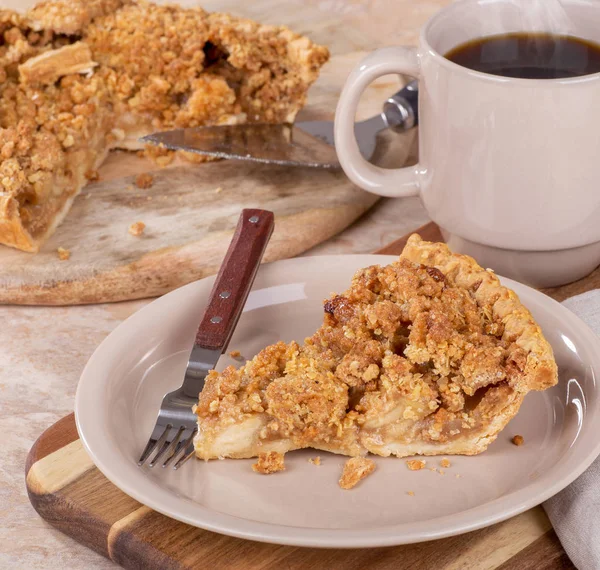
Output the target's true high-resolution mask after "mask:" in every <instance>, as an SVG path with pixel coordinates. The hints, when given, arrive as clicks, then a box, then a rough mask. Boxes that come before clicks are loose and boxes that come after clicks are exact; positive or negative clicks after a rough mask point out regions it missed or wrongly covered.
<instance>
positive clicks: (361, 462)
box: [339, 457, 375, 490]
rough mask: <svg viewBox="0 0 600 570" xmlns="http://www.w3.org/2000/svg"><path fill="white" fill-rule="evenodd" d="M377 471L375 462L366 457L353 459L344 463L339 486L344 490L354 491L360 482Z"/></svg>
mask: <svg viewBox="0 0 600 570" xmlns="http://www.w3.org/2000/svg"><path fill="white" fill-rule="evenodd" d="M373 471H375V462H374V461H372V460H371V459H367V458H366V457H351V458H350V459H348V461H346V463H344V469H343V471H342V476H341V477H340V481H339V485H340V487H341V488H342V489H346V490H347V489H352V487H354V486H355V485H356V484H357V483H358V482H359V481H361V480H362V479H364V478H365V477H367V476H368V475H370V474H371V473H373Z"/></svg>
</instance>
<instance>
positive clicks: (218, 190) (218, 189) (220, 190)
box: [215, 186, 223, 194]
mask: <svg viewBox="0 0 600 570" xmlns="http://www.w3.org/2000/svg"><path fill="white" fill-rule="evenodd" d="M220 192H223V188H222V187H221V186H219V187H218V188H216V189H215V194H219V193H220Z"/></svg>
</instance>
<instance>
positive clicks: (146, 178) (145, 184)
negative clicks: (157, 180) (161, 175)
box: [135, 172, 154, 189]
mask: <svg viewBox="0 0 600 570" xmlns="http://www.w3.org/2000/svg"><path fill="white" fill-rule="evenodd" d="M153 183H154V176H152V174H148V173H147V172H142V173H141V174H138V175H137V176H136V177H135V185H136V186H137V187H138V188H144V189H146V188H150V187H151V186H152V184H153Z"/></svg>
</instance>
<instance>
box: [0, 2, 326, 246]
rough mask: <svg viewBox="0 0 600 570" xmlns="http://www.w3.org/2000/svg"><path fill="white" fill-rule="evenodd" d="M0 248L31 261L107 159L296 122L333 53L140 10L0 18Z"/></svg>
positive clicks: (186, 13)
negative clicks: (198, 133) (151, 140)
mask: <svg viewBox="0 0 600 570" xmlns="http://www.w3.org/2000/svg"><path fill="white" fill-rule="evenodd" d="M0 37H1V38H2V41H1V42H0V243H1V244H5V245H9V246H13V247H16V248H19V249H22V250H25V251H37V250H38V249H39V247H40V245H41V244H42V243H43V242H44V240H45V239H46V238H47V237H48V236H49V235H50V234H51V233H52V232H53V231H54V229H55V228H56V226H57V225H58V224H60V222H61V220H62V219H63V217H64V216H65V215H66V213H67V212H68V210H69V207H70V205H71V203H72V201H73V199H74V198H75V196H76V195H77V194H78V193H79V191H80V190H81V188H82V187H83V186H84V185H85V184H86V182H87V179H88V178H93V177H94V170H95V169H96V168H97V167H98V165H99V164H100V163H101V162H102V161H103V160H104V158H105V156H106V154H107V152H108V151H109V149H111V148H126V149H136V148H139V143H138V142H137V141H138V138H139V137H140V136H141V135H144V134H148V133H150V132H153V131H157V130H165V129H170V128H179V127H194V126H199V125H209V124H224V123H243V122H246V121H251V122H271V123H273V122H286V121H290V122H291V121H293V119H294V117H295V115H296V113H297V112H298V111H299V110H300V108H301V107H302V105H303V104H304V102H305V99H306V92H307V90H308V87H309V86H310V85H311V84H312V83H313V82H314V81H315V79H316V78H317V76H318V73H319V69H320V67H321V66H322V65H323V64H324V63H325V62H326V61H327V59H328V51H327V49H326V48H324V47H322V46H318V45H315V44H313V43H312V42H311V41H310V40H309V39H308V38H306V37H302V36H300V35H298V34H295V33H293V32H292V31H290V30H289V29H287V28H285V27H274V26H262V25H259V24H257V23H255V22H252V21H250V20H244V19H240V18H233V17H231V16H229V15H226V14H209V13H207V12H205V11H204V10H202V9H201V8H192V9H183V8H181V7H178V6H174V5H169V6H158V5H155V4H150V3H146V2H144V1H143V0H139V1H135V0H133V1H128V0H49V1H46V2H42V3H40V4H38V5H37V6H36V7H34V8H33V9H31V10H30V11H29V12H28V13H26V14H25V15H20V14H18V13H17V12H14V11H11V10H0Z"/></svg>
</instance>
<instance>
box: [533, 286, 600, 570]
mask: <svg viewBox="0 0 600 570" xmlns="http://www.w3.org/2000/svg"><path fill="white" fill-rule="evenodd" d="M563 305H564V306H565V307H567V309H569V310H571V311H573V312H574V313H575V314H576V315H577V316H578V317H579V318H580V319H581V320H582V321H584V322H585V323H586V324H587V325H588V326H589V327H590V328H591V329H592V330H593V331H594V332H595V333H596V334H598V335H600V289H595V290H593V291H588V292H587V293H583V294H582V295H577V296H576V297H571V298H570V299H567V300H566V301H565V302H564V303H563ZM598 437H600V434H598ZM544 509H546V513H548V517H549V518H550V521H551V522H552V526H553V527H554V530H555V531H556V534H557V535H558V538H559V539H560V542H561V544H562V545H563V548H564V549H565V551H566V552H567V554H568V555H569V558H570V559H571V561H572V562H573V564H575V566H576V567H577V568H578V569H579V570H598V569H600V457H598V458H597V459H596V460H595V461H594V463H592V464H591V465H590V467H589V468H588V469H587V471H585V472H584V473H583V474H582V475H580V476H579V477H578V478H577V479H575V481H573V483H571V484H570V485H569V486H568V487H567V488H566V489H563V490H562V491H561V492H560V493H558V494H557V495H555V496H554V497H552V498H550V499H548V500H547V501H546V502H545V503H544Z"/></svg>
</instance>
